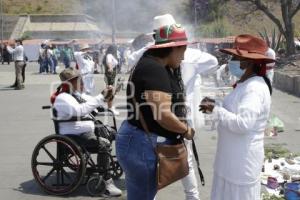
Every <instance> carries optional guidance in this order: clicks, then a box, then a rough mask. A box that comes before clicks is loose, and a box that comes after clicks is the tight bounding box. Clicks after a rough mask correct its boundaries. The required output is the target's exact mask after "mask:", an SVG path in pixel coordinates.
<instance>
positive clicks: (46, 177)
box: [43, 167, 55, 183]
mask: <svg viewBox="0 0 300 200" xmlns="http://www.w3.org/2000/svg"><path fill="white" fill-rule="evenodd" d="M54 171H55V169H54V167H53V168H52V169H51V171H50V172H48V174H47V175H46V176H45V177H44V178H43V182H44V183H45V181H46V180H47V179H48V178H49V177H50V176H51V174H52V173H53V172H54Z"/></svg>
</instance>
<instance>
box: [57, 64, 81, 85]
mask: <svg viewBox="0 0 300 200" xmlns="http://www.w3.org/2000/svg"><path fill="white" fill-rule="evenodd" d="M80 76H81V75H80V73H79V71H78V70H77V69H74V68H72V67H69V68H66V69H64V70H63V71H62V72H61V73H60V74H59V78H60V80H61V81H62V82H66V81H70V80H72V79H74V78H78V77H80Z"/></svg>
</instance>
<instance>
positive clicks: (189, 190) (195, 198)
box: [181, 140, 200, 200]
mask: <svg viewBox="0 0 300 200" xmlns="http://www.w3.org/2000/svg"><path fill="white" fill-rule="evenodd" d="M185 144H186V148H187V150H188V163H189V175H187V176H186V177H184V178H183V179H181V183H182V185H183V187H184V193H185V199H186V200H200V198H199V190H198V184H197V178H196V174H195V170H194V165H193V155H194V154H193V151H192V141H191V140H185Z"/></svg>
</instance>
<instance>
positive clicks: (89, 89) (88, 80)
mask: <svg viewBox="0 0 300 200" xmlns="http://www.w3.org/2000/svg"><path fill="white" fill-rule="evenodd" d="M82 81H83V87H84V91H85V93H87V94H90V95H91V94H92V93H93V92H94V89H95V81H94V75H93V74H86V75H84V76H82Z"/></svg>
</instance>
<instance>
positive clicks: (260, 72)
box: [253, 64, 273, 95]
mask: <svg viewBox="0 0 300 200" xmlns="http://www.w3.org/2000/svg"><path fill="white" fill-rule="evenodd" d="M253 71H254V73H255V74H256V75H257V76H261V77H263V79H264V80H265V82H266V84H267V86H268V88H269V92H270V95H272V93H273V88H272V84H271V81H270V79H269V78H268V77H267V76H266V65H265V64H255V65H254V67H253Z"/></svg>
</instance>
